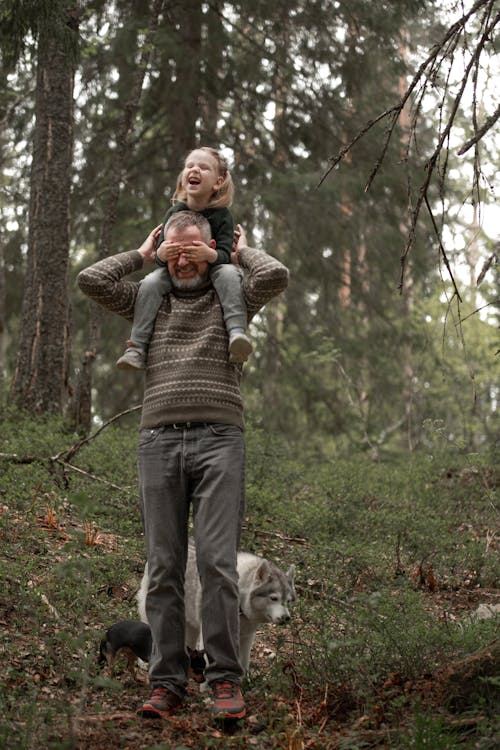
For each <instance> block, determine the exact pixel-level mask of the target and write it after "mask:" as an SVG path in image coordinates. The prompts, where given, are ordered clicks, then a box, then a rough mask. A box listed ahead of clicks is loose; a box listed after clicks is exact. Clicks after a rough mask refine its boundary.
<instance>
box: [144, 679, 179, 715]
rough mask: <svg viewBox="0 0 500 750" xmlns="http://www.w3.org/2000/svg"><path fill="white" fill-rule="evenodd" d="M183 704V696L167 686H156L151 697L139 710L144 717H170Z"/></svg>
mask: <svg viewBox="0 0 500 750" xmlns="http://www.w3.org/2000/svg"><path fill="white" fill-rule="evenodd" d="M181 706H182V698H179V696H178V695H177V694H176V693H173V692H172V691H171V690H169V689H168V688H166V687H161V686H159V687H155V688H154V690H153V692H152V693H151V696H150V698H148V700H147V701H145V702H144V703H143V704H142V706H141V707H140V708H139V710H138V711H137V715H138V716H142V717H143V718H144V719H168V717H169V716H172V714H175V712H176V711H178V710H179V709H180V707H181Z"/></svg>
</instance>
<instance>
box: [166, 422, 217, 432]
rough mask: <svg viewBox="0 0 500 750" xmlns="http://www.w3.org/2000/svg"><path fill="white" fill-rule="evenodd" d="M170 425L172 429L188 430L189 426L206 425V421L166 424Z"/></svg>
mask: <svg viewBox="0 0 500 750" xmlns="http://www.w3.org/2000/svg"><path fill="white" fill-rule="evenodd" d="M166 426H167V427H171V428H172V429H173V430H189V429H190V428H191V427H206V426H207V423H206V422H174V423H173V424H169V425H166Z"/></svg>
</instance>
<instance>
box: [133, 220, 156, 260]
mask: <svg viewBox="0 0 500 750" xmlns="http://www.w3.org/2000/svg"><path fill="white" fill-rule="evenodd" d="M160 232H161V224H158V226H157V227H155V228H154V229H153V231H152V232H150V233H149V234H148V236H147V237H146V239H145V240H144V242H143V243H142V245H141V246H140V248H138V249H139V252H140V254H141V255H142V257H143V258H144V262H145V263H152V262H153V261H154V257H155V248H156V240H157V239H158V237H159V235H160Z"/></svg>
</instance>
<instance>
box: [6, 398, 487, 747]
mask: <svg viewBox="0 0 500 750" xmlns="http://www.w3.org/2000/svg"><path fill="white" fill-rule="evenodd" d="M135 427H136V425H128V424H127V425H120V423H117V424H115V425H113V426H109V427H107V428H106V429H105V430H104V431H103V432H102V433H101V434H99V435H98V436H97V437H96V438H95V439H92V440H90V441H89V442H88V443H87V444H85V445H84V446H82V447H81V448H80V449H79V450H77V452H76V453H75V455H74V456H73V457H72V459H71V464H72V465H73V466H77V467H79V468H80V469H82V470H83V471H84V472H86V474H83V473H78V472H75V471H68V470H67V468H66V469H65V470H63V468H62V467H59V466H58V465H57V464H51V462H50V461H48V460H47V457H50V456H51V455H52V456H54V455H55V453H57V452H61V451H64V449H66V450H67V449H68V448H69V447H70V445H71V443H72V442H73V441H74V442H75V443H76V440H75V437H76V436H74V435H73V434H71V433H68V432H67V430H66V429H65V427H64V424H63V422H62V421H59V422H58V421H57V420H47V421H45V422H44V423H42V422H41V421H40V420H32V419H30V418H29V417H27V416H24V415H19V414H16V413H15V412H13V411H11V410H9V409H5V410H4V411H3V412H2V420H1V424H0V434H1V435H2V438H1V440H0V453H3V454H7V453H8V454H15V455H16V456H17V457H18V458H20V457H22V456H23V455H26V454H25V453H24V452H25V451H26V449H28V448H29V456H30V457H31V458H33V457H34V456H35V455H38V459H37V460H36V461H33V462H30V463H14V462H12V461H11V460H9V459H8V458H7V459H5V458H4V459H0V472H1V473H2V485H1V486H2V496H1V502H2V513H1V515H0V546H1V551H2V555H1V556H0V559H1V560H2V562H1V563H0V581H1V591H0V601H1V602H2V604H1V608H0V619H2V620H4V621H6V622H8V623H10V624H9V627H8V628H7V629H6V631H4V633H3V634H2V638H1V646H2V647H4V648H5V649H6V652H7V653H10V654H12V658H9V660H8V662H7V664H6V666H5V669H4V678H3V680H2V681H1V682H0V700H1V701H2V709H3V711H2V715H3V718H2V722H0V738H1V739H2V741H3V742H4V745H3V746H5V747H6V748H9V750H10V749H11V748H12V750H13V749H14V748H16V749H17V748H21V747H29V746H30V743H31V742H32V738H33V737H34V736H35V733H36V732H38V731H39V727H40V725H41V723H44V726H45V727H46V728H45V729H44V733H43V738H42V739H43V742H44V743H45V744H44V747H47V748H50V749H51V750H55V748H59V747H63V746H64V743H66V745H65V746H66V747H68V748H71V747H75V746H76V744H75V743H76V739H75V736H74V734H71V732H72V731H73V730H71V731H69V730H68V727H69V726H75V724H74V721H75V716H83V717H85V715H86V712H88V711H92V712H93V714H94V715H95V716H98V715H101V714H103V715H106V712H108V714H109V710H110V705H111V704H113V703H114V704H117V703H118V702H119V703H123V702H124V701H125V702H127V701H128V702H129V705H130V703H131V705H130V711H131V715H133V710H134V703H137V702H138V700H139V699H140V693H138V692H137V690H136V689H135V688H132V689H131V688H130V684H128V683H127V682H126V678H125V676H124V673H123V671H120V668H119V669H118V672H117V674H116V675H115V676H114V677H113V678H111V677H108V676H107V675H106V674H105V673H102V672H101V671H100V670H98V669H97V666H96V664H95V659H96V653H97V647H98V643H99V640H100V638H101V637H102V633H103V632H104V630H105V629H106V628H107V627H108V626H109V625H110V624H111V623H112V622H115V621H117V620H119V619H126V618H130V617H132V618H134V617H135V606H134V594H135V592H136V590H137V587H138V585H139V581H140V577H141V574H142V566H143V560H144V549H143V542H142V531H141V526H140V513H139V506H138V502H137V498H136V497H135V495H136V490H135V489H134V484H135V464H134V461H133V456H134V451H135V439H136V435H135V432H136V430H135ZM14 428H15V429H14ZM434 434H436V433H434ZM30 436H31V439H30ZM439 441H440V438H439ZM247 447H248V493H247V516H246V523H245V528H244V537H243V545H242V546H243V547H244V548H245V549H249V550H253V551H255V552H257V553H258V554H267V555H268V556H269V557H271V558H272V559H275V560H276V561H277V562H278V563H280V564H281V565H282V566H283V568H287V567H288V566H289V565H290V564H291V563H294V564H295V566H296V582H297V591H298V600H297V602H296V603H295V605H294V606H293V617H292V622H291V624H290V626H289V627H288V628H286V629H285V630H281V629H268V628H263V629H262V633H261V634H260V635H259V636H258V638H257V643H259V642H260V640H261V639H263V640H264V641H266V640H267V639H271V650H273V651H274V652H275V653H276V656H275V657H273V658H272V659H271V660H270V661H269V662H268V663H266V662H265V661H262V660H257V657H256V658H255V663H254V664H253V665H252V671H251V674H250V676H249V679H248V681H247V684H246V691H245V692H246V694H247V696H248V698H249V700H250V702H252V701H258V700H260V699H261V697H262V696H263V695H266V696H267V699H266V700H267V703H266V706H267V708H266V714H265V716H264V715H262V716H261V718H262V721H263V731H262V732H261V733H260V734H259V742H260V745H258V747H261V748H263V749H264V748H267V747H271V746H273V747H275V746H276V744H274V745H273V744H272V743H276V742H278V743H282V745H279V744H278V745H277V746H283V747H288V745H287V744H286V743H288V742H290V741H291V740H290V738H292V737H294V738H295V740H297V741H298V739H297V738H300V737H302V738H310V737H311V736H314V731H315V728H314V727H315V725H314V722H312V723H308V722H306V723H303V724H300V722H299V723H297V717H294V714H293V712H291V709H290V708H289V707H288V708H287V707H286V706H288V705H293V703H294V701H295V700H296V690H297V686H300V690H301V691H302V692H303V695H304V696H306V695H309V694H310V695H311V696H314V698H313V705H314V706H315V708H314V711H316V710H317V707H318V706H319V699H318V696H319V695H322V694H323V693H324V691H325V689H326V690H328V691H330V693H331V695H332V699H331V700H332V701H333V703H332V706H337V708H332V709H331V710H332V711H333V716H335V711H339V712H340V713H341V714H342V712H344V713H343V714H342V716H343V717H344V718H343V720H344V721H347V722H350V721H351V722H352V723H353V726H354V724H355V722H356V717H358V716H359V712H364V713H366V712H368V714H370V712H372V711H375V710H382V709H380V701H381V700H382V698H381V696H383V700H382V704H383V710H384V712H385V717H386V718H385V721H386V723H389V724H390V725H391V726H397V725H398V723H399V722H401V721H403V720H404V726H403V728H402V729H401V732H399V733H398V734H394V731H393V730H391V735H390V736H391V738H392V739H391V743H392V744H388V745H387V746H388V747H394V748H405V749H406V748H411V747H421V746H422V747H423V746H425V745H426V743H429V742H431V739H432V738H434V739H432V741H433V742H434V741H435V742H436V743H438V744H436V745H435V746H436V747H453V744H446V743H447V742H448V743H451V742H453V741H454V730H450V727H449V726H448V725H444V724H441V723H440V720H439V714H436V713H435V711H434V708H433V706H430V707H429V706H427V705H425V704H424V703H423V702H422V701H424V698H425V694H424V695H423V696H422V697H421V698H420V699H419V700H420V703H419V702H418V700H417V695H418V684H419V682H420V681H421V680H427V681H429V680H431V679H435V680H438V678H439V675H440V673H441V671H443V670H445V668H446V666H447V665H449V664H451V663H453V662H456V661H458V660H460V659H463V658H466V657H468V656H469V655H473V654H476V653H478V652H479V651H480V650H481V649H482V648H485V647H487V646H488V645H489V644H491V643H493V641H494V638H495V633H496V628H497V623H496V622H495V620H479V621H475V620H473V619H471V618H470V617H469V616H468V611H467V608H468V609H472V608H473V607H474V606H475V603H477V602H478V601H480V597H481V596H483V594H482V592H483V588H482V587H483V586H485V587H488V588H486V589H484V591H485V594H486V591H487V590H488V589H490V588H491V587H493V586H495V585H497V584H498V574H499V571H498V561H497V555H495V553H494V549H493V548H492V547H491V546H490V548H488V538H489V537H488V530H490V529H492V528H493V527H494V522H495V518H496V509H495V508H496V504H497V502H498V501H497V497H496V493H497V490H498V485H499V481H498V480H499V477H498V472H497V471H496V470H495V469H493V468H492V467H491V465H490V464H489V463H488V457H487V456H486V455H485V456H484V457H481V456H479V455H474V456H473V457H469V458H467V457H464V456H463V454H462V452H461V451H460V450H456V451H454V452H453V451H451V450H450V449H449V448H448V453H446V451H440V452H438V451H434V452H433V457H432V459H431V458H430V457H429V456H428V455H423V456H418V455H414V456H413V457H412V459H411V461H406V462H404V463H401V462H391V463H385V464H381V463H373V462H370V461H369V460H368V459H367V457H366V456H353V457H351V459H349V460H347V459H345V458H343V459H338V460H325V459H324V458H322V457H321V456H319V455H318V454H316V453H314V452H313V451H311V450H307V451H306V450H305V449H304V450H303V451H302V453H301V455H300V456H299V455H297V454H296V453H294V452H293V451H291V450H290V447H289V446H288V445H287V444H286V443H285V442H284V441H282V440H281V439H280V438H279V437H278V436H276V435H271V434H268V433H265V432H262V431H261V430H259V429H258V428H250V429H249V430H248V434H247ZM90 475H92V476H94V477H98V478H99V479H101V480H104V481H100V482H99V481H96V480H95V479H91V478H90ZM113 485H114V486H113ZM119 486H121V487H123V489H121V490H120V489H117V487H119ZM99 535H100V536H99ZM454 597H460V601H466V600H467V602H468V604H467V608H465V607H463V608H461V605H460V606H455V605H454V603H453V602H454ZM469 599H470V601H469ZM20 643H21V644H23V645H22V646H19V644H20ZM256 649H258V646H256ZM291 676H292V677H293V679H291ZM483 678H484V679H482V680H476V682H475V683H474V685H473V687H471V688H469V689H468V690H467V691H464V693H463V695H460V700H459V701H458V700H456V701H455V703H454V704H453V705H452V704H450V706H451V708H452V710H454V711H455V712H456V713H457V715H458V716H460V714H461V712H464V711H474V710H476V708H475V707H478V709H477V710H481V712H482V715H483V716H484V717H485V719H484V726H482V728H481V729H480V730H478V731H480V732H481V736H484V738H485V741H486V739H487V738H488V737H489V736H490V735H491V733H492V731H493V730H492V723H491V722H492V720H491V719H490V718H488V717H491V716H492V715H493V714H494V705H495V695H496V693H497V691H498V685H497V682H498V678H497V677H495V674H494V673H487V674H486V673H485V674H483ZM389 683H391V685H392V687H391V688H389V687H387V685H388V684H389ZM405 686H406V687H405ZM408 686H412V687H411V690H410V687H408ZM413 695H415V700H414V699H413V697H412V696H413ZM274 696H279V698H278V697H274ZM294 696H295V697H294ZM193 700H195V698H194V696H193ZM304 700H305V697H304ZM283 701H284V702H285V703H284V704H283ZM375 705H378V706H379V708H378V709H375ZM200 709H201V710H200V712H199V716H200V719H199V721H202V720H203V716H204V710H205V708H204V706H203V704H201V706H200ZM20 710H22V712H23V714H24V715H25V717H26V719H25V722H24V723H23V724H22V726H21V725H18V724H17V723H16V717H17V716H18V714H19V711H20ZM436 717H437V718H436ZM192 720H193V721H194V714H193V716H192ZM197 720H198V719H197ZM318 721H319V720H318ZM103 726H104V725H103ZM111 729H112V727H111ZM316 730H317V725H316ZM68 731H69V734H68ZM103 731H104V730H103ZM106 731H107V730H106ZM126 731H127V730H126V729H123V732H126ZM242 731H243V735H242V736H241V738H239V739H241V746H242V747H244V746H245V742H246V740H247V739H248V737H247V735H246V734H245V732H246V729H245V728H243V729H242ZM327 738H328V735H327V734H325V735H324V739H325V740H327ZM295 740H294V741H295ZM141 741H142V742H143V745H142V746H146V745H147V744H149V745H151V746H153V745H154V738H153V737H151V739H150V740H149V741H148V740H147V739H144V738H143V739H142V740H141ZM181 741H182V740H181V737H179V742H181ZM341 741H342V742H343V743H344V746H345V747H357V746H359V747H362V746H363V744H362V743H363V740H362V739H361V735H358V733H357V731H356V729H355V728H354V729H353V731H352V732H351V733H350V734H349V741H348V740H347V737H346V736H344V737H343V739H342V740H341ZM179 742H178V743H177V744H178V745H179ZM339 742H340V739H339ZM349 743H350V744H349ZM439 743H440V744H439ZM218 746H219V745H218ZM228 746H229V745H228ZM232 746H233V745H232ZM333 746H334V745H332V747H333ZM337 746H339V747H340V745H339V744H338V745H337ZM428 746H432V747H434V745H428ZM322 747H325V748H328V747H330V746H329V745H328V744H324V745H322ZM485 747H487V745H485Z"/></svg>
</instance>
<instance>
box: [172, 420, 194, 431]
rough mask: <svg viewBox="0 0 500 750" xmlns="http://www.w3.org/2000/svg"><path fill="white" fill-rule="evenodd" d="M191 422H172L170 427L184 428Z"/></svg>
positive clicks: (189, 425)
mask: <svg viewBox="0 0 500 750" xmlns="http://www.w3.org/2000/svg"><path fill="white" fill-rule="evenodd" d="M191 424H192V423H191V422H173V424H172V427H173V428H174V430H185V429H189V428H190V427H191Z"/></svg>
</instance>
